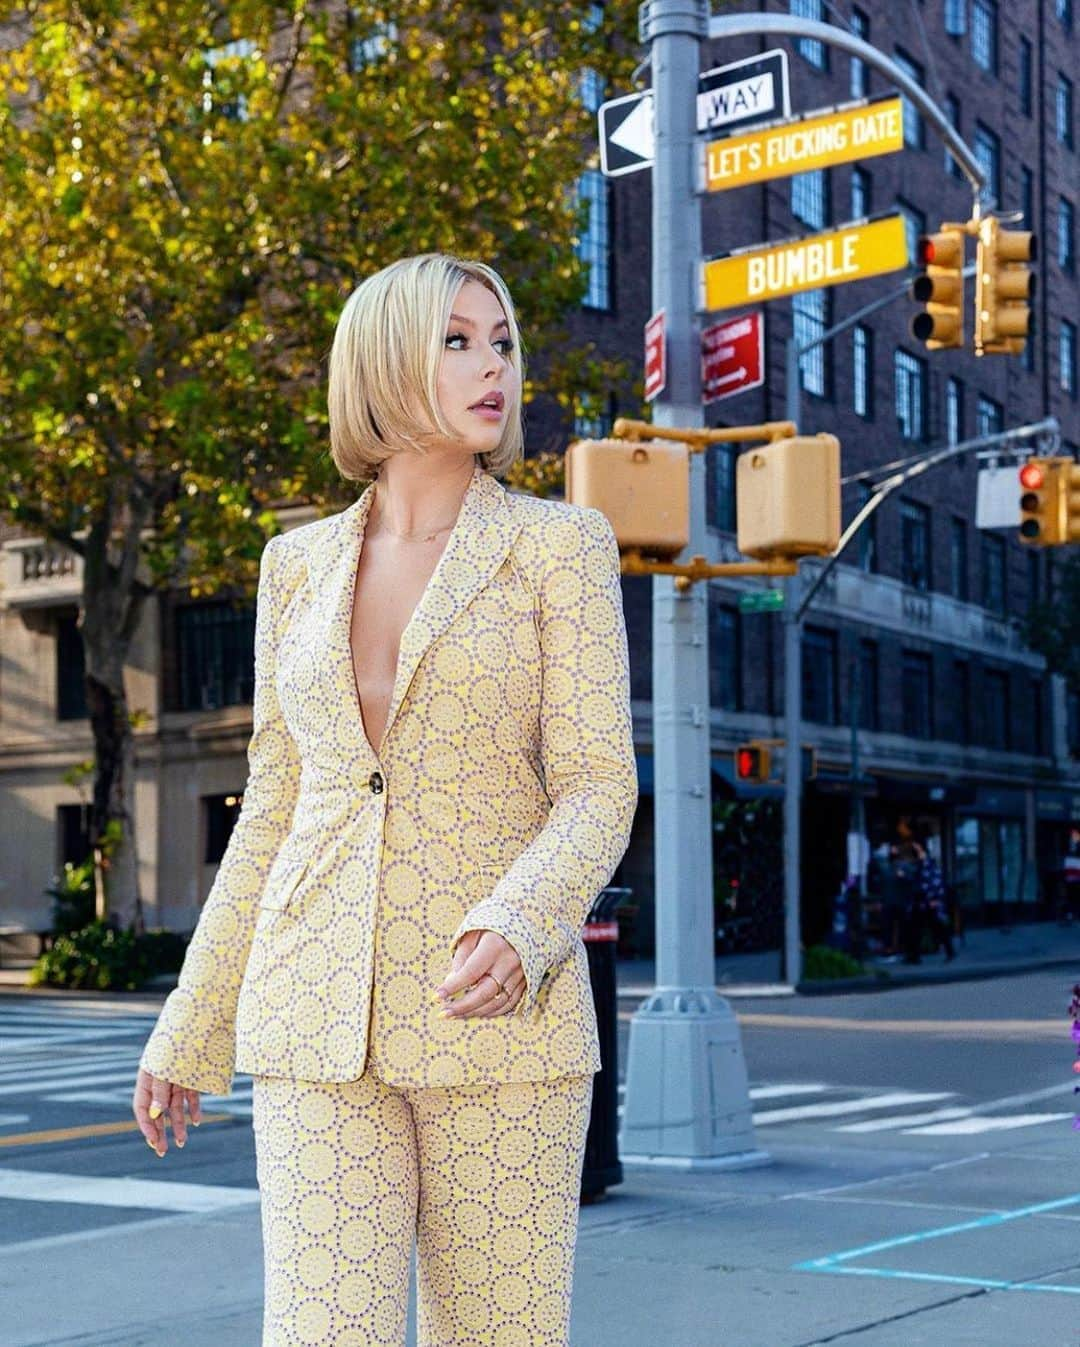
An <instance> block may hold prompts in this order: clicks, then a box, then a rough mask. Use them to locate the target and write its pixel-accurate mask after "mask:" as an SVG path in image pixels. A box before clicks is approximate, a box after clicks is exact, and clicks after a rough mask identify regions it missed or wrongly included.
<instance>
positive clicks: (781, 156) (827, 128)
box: [705, 98, 904, 192]
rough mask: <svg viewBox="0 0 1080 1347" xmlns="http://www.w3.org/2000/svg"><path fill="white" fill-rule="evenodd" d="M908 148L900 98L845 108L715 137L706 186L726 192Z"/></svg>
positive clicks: (707, 161)
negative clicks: (905, 145) (778, 124)
mask: <svg viewBox="0 0 1080 1347" xmlns="http://www.w3.org/2000/svg"><path fill="white" fill-rule="evenodd" d="M903 148H904V121H903V113H902V111H901V104H900V99H899V98H887V99H883V100H879V101H878V102H876V103H868V104H866V105H865V106H863V107H858V108H847V109H845V110H844V111H842V112H828V113H824V114H818V113H811V114H810V115H809V116H808V117H804V118H802V119H801V120H799V121H797V122H786V123H784V124H783V125H782V126H772V127H767V128H765V129H762V128H760V127H758V128H757V129H756V130H754V131H747V132H745V133H744V134H743V135H738V136H725V137H723V138H722V139H720V140H713V141H710V142H709V143H708V144H707V145H706V146H705V190H706V191H707V192H722V191H724V190H725V189H726V188H728V187H745V186H746V185H747V184H748V183H752V182H764V181H765V180H766V179H767V178H786V177H788V176H789V175H790V174H793V173H806V172H808V171H809V170H810V169H813V168H826V167H828V166H829V165H830V164H845V163H848V162H850V161H851V160H852V159H869V158H871V157H872V156H873V155H877V154H892V153H893V152H894V151H895V150H902V149H903Z"/></svg>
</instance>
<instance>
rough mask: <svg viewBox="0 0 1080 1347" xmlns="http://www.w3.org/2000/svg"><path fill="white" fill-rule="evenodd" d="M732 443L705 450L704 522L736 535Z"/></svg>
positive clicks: (713, 445)
mask: <svg viewBox="0 0 1080 1347" xmlns="http://www.w3.org/2000/svg"><path fill="white" fill-rule="evenodd" d="M736 454H737V450H735V449H734V448H733V447H732V446H731V445H729V444H710V445H709V447H708V449H706V450H705V522H706V523H707V524H711V525H712V527H713V528H718V529H723V530H724V532H725V533H734V532H735V458H736Z"/></svg>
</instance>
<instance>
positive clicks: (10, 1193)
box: [0, 1169, 259, 1212]
mask: <svg viewBox="0 0 1080 1347" xmlns="http://www.w3.org/2000/svg"><path fill="white" fill-rule="evenodd" d="M3 1197H8V1198H16V1199H18V1200H19V1201H21V1202H75V1203H80V1204H84V1205H87V1206H93V1207H149V1208H151V1209H152V1210H154V1211H204V1212H205V1211H221V1210H224V1209H225V1208H226V1207H243V1206H247V1205H249V1204H251V1203H254V1202H257V1201H258V1200H259V1190H258V1188H229V1187H226V1186H224V1185H221V1184H212V1183H173V1182H170V1181H168V1180H163V1179H133V1178H108V1179H102V1178H91V1177H89V1176H87V1175H85V1174H54V1173H49V1172H47V1171H45V1170H38V1169H0V1198H3Z"/></svg>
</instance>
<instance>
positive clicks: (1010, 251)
mask: <svg viewBox="0 0 1080 1347" xmlns="http://www.w3.org/2000/svg"><path fill="white" fill-rule="evenodd" d="M1037 251H1038V249H1037V242H1036V237H1035V235H1034V234H1033V233H1031V231H1030V230H1026V229H1002V227H1001V222H1000V221H999V220H998V219H997V218H996V217H995V216H993V215H990V216H987V217H986V218H985V219H983V220H980V221H979V242H978V248H977V250H976V262H975V354H976V355H1019V354H1020V352H1021V351H1023V349H1024V342H1025V341H1026V340H1027V336H1028V328H1029V326H1030V323H1031V308H1030V301H1031V300H1032V298H1033V297H1034V295H1035V271H1034V269H1033V268H1032V267H1031V266H1030V265H1029V263H1031V262H1034V261H1035V257H1036V254H1037Z"/></svg>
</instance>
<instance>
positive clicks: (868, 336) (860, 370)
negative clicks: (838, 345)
mask: <svg viewBox="0 0 1080 1347" xmlns="http://www.w3.org/2000/svg"><path fill="white" fill-rule="evenodd" d="M851 373H852V389H851V400H852V406H853V407H854V409H855V414H856V416H861V417H862V418H863V419H864V420H866V421H869V420H870V418H871V417H872V416H873V415H874V334H873V332H872V331H871V329H870V328H868V327H866V326H864V324H862V323H857V324H856V325H855V327H853V328H852V329H851Z"/></svg>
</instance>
